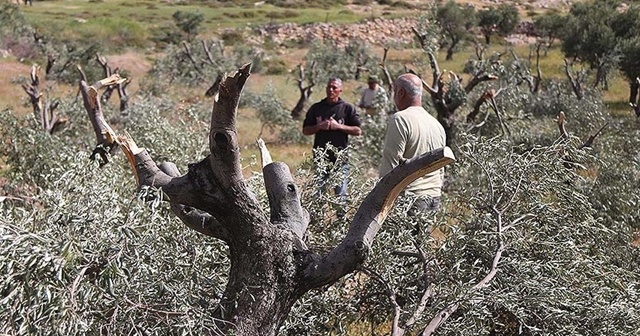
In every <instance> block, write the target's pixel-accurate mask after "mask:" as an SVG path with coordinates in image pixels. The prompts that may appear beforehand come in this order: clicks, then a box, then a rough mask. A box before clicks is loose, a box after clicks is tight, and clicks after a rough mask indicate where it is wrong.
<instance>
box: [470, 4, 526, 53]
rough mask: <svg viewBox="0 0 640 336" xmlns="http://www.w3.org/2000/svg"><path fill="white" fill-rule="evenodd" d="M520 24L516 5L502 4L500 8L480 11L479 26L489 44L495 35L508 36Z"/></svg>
mask: <svg viewBox="0 0 640 336" xmlns="http://www.w3.org/2000/svg"><path fill="white" fill-rule="evenodd" d="M518 23H520V14H518V8H516V7H515V6H514V5H510V4H501V5H499V6H498V7H489V8H488V9H486V10H482V11H478V26H479V27H480V30H482V33H483V34H484V36H485V41H486V43H487V44H489V43H490V37H491V35H492V34H493V33H497V34H499V35H501V36H507V35H509V34H510V33H512V32H513V31H514V29H515V28H516V27H517V26H518Z"/></svg>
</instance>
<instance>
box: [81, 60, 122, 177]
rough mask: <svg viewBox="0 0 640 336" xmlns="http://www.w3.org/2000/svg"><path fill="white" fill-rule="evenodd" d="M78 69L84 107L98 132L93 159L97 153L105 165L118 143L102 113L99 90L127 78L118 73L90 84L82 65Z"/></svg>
mask: <svg viewBox="0 0 640 336" xmlns="http://www.w3.org/2000/svg"><path fill="white" fill-rule="evenodd" d="M78 71H79V72H80V74H81V77H82V79H81V80H80V84H79V86H80V93H81V94H82V100H83V101H84V108H85V110H86V111H87V113H88V115H89V120H90V121H91V125H92V126H93V131H94V132H95V134H96V142H97V145H96V148H95V149H94V150H93V153H92V154H91V159H92V160H94V159H95V158H96V155H99V156H100V158H101V161H100V166H104V165H105V164H107V163H109V158H108V156H107V153H109V154H113V153H114V152H115V150H116V149H117V147H118V143H117V141H116V137H117V136H116V133H115V132H114V131H113V129H112V128H111V126H109V124H108V123H107V121H106V120H105V118H104V114H103V113H102V107H101V105H100V99H98V90H101V89H103V88H106V87H108V86H110V85H117V84H119V83H122V82H123V81H125V80H126V79H123V78H120V75H118V74H117V73H116V74H113V75H111V76H110V77H108V78H105V79H102V80H99V81H97V82H95V83H94V84H93V85H89V84H87V81H86V76H84V72H82V68H81V67H80V66H78Z"/></svg>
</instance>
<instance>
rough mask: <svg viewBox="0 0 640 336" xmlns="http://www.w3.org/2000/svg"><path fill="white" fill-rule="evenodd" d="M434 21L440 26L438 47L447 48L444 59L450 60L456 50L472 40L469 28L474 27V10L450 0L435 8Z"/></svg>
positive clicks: (471, 7)
mask: <svg viewBox="0 0 640 336" xmlns="http://www.w3.org/2000/svg"><path fill="white" fill-rule="evenodd" d="M436 20H437V21H438V24H439V25H440V36H441V39H440V42H439V43H440V46H441V47H446V48H447V57H446V59H447V60H450V59H452V58H453V53H454V52H455V51H457V49H458V48H460V47H462V45H463V44H464V43H465V42H466V41H468V40H472V39H473V35H472V34H471V28H473V27H475V26H476V12H475V9H474V7H473V6H463V5H458V4H456V3H455V2H454V1H451V0H450V1H447V2H446V3H445V4H441V5H438V6H437V9H436Z"/></svg>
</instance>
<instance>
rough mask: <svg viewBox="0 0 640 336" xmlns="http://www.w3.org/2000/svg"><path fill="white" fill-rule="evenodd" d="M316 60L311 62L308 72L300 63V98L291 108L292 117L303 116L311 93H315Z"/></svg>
mask: <svg viewBox="0 0 640 336" xmlns="http://www.w3.org/2000/svg"><path fill="white" fill-rule="evenodd" d="M316 65H317V64H316V61H312V62H311V69H310V70H309V71H308V72H305V68H304V66H303V65H302V64H298V79H297V80H296V81H297V83H298V90H299V91H300V98H298V102H297V103H296V105H295V106H294V107H293V109H292V110H291V118H293V119H298V118H300V117H301V116H302V112H304V107H305V106H306V105H307V102H308V101H309V98H311V94H312V93H313V87H314V86H315V85H316V76H317V73H318V72H317V70H316ZM305 80H307V82H308V84H307V85H306V86H305V85H304V84H303V83H304V81H305Z"/></svg>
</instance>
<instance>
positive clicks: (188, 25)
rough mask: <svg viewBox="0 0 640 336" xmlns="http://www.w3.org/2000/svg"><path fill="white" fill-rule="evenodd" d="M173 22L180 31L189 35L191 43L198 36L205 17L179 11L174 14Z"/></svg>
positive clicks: (196, 13) (198, 13)
mask: <svg viewBox="0 0 640 336" xmlns="http://www.w3.org/2000/svg"><path fill="white" fill-rule="evenodd" d="M173 21H174V22H175V24H176V26H178V28H180V30H182V31H183V32H185V33H186V34H187V39H188V40H189V41H191V40H192V39H193V38H194V37H195V36H196V35H197V34H198V31H199V30H200V24H201V23H202V21H204V15H203V14H202V13H200V12H183V11H177V12H175V13H173Z"/></svg>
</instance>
